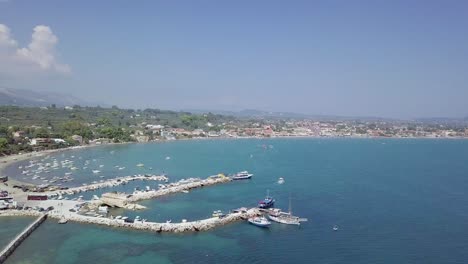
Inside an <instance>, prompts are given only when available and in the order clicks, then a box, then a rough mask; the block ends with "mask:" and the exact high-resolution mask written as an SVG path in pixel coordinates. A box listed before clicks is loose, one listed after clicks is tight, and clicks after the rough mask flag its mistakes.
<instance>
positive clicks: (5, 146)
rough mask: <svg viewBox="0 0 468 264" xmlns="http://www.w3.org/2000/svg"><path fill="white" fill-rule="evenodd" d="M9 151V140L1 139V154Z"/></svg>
mask: <svg viewBox="0 0 468 264" xmlns="http://www.w3.org/2000/svg"><path fill="white" fill-rule="evenodd" d="M7 149H8V140H7V139H6V138H0V152H5V151H6V150H7Z"/></svg>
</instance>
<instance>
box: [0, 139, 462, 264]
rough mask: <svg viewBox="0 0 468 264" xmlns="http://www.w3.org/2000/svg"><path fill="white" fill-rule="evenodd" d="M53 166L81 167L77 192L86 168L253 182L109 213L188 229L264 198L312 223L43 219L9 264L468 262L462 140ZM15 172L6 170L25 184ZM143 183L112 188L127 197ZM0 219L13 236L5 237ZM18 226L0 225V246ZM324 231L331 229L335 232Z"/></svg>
mask: <svg viewBox="0 0 468 264" xmlns="http://www.w3.org/2000/svg"><path fill="white" fill-rule="evenodd" d="M72 156H73V157H72ZM54 157H55V158H57V159H59V160H63V159H70V160H74V161H75V162H74V163H75V164H77V165H79V166H77V167H79V168H80V169H79V170H76V171H74V172H73V177H74V178H75V181H74V182H72V184H75V185H80V184H81V183H83V182H92V181H94V180H100V179H101V178H100V177H99V176H96V175H93V173H91V172H90V171H89V170H83V169H81V168H82V167H83V166H84V165H83V164H84V162H85V161H86V160H89V166H88V167H90V168H91V167H92V169H97V168H100V169H99V170H101V173H100V175H101V176H105V178H109V177H114V176H124V175H130V174H137V173H160V172H163V171H164V172H165V173H167V174H168V176H169V177H170V179H171V180H177V179H182V178H188V177H206V176H209V175H213V174H216V173H219V172H226V173H234V172H238V171H242V170H248V171H250V172H252V173H254V177H253V179H252V180H249V181H239V182H232V183H229V184H225V185H218V186H212V187H207V188H202V189H197V190H193V191H191V192H190V193H188V194H184V193H181V194H176V195H171V196H167V197H164V198H162V199H155V200H149V201H143V202H142V203H141V204H143V205H145V206H147V207H148V209H147V210H144V211H139V212H131V211H123V210H117V211H115V210H114V211H113V212H112V213H113V214H115V215H117V214H119V215H129V216H136V215H140V216H141V217H143V218H147V219H148V220H150V221H165V220H167V219H172V221H180V220H181V219H183V218H186V219H188V220H196V219H201V218H206V217H208V216H210V215H211V212H212V211H213V210H218V209H220V210H224V211H227V210H229V209H233V208H237V207H240V206H255V204H256V202H257V201H258V200H260V199H261V198H263V197H264V196H265V194H266V191H267V190H269V191H270V194H271V195H272V196H274V197H275V198H276V200H277V203H276V205H277V206H278V207H280V208H283V209H287V207H288V200H289V197H291V200H292V209H293V212H294V213H295V214H296V215H299V216H301V217H306V218H308V219H309V222H306V223H303V224H302V225H301V226H300V227H295V226H285V225H279V224H273V225H272V227H271V228H270V229H261V228H257V227H255V226H251V225H249V224H247V223H245V222H239V223H234V224H231V225H228V226H225V227H221V228H218V229H215V230H213V231H209V232H203V233H192V234H183V235H180V234H179V235H174V234H153V233H145V232H141V231H133V230H122V229H113V228H108V227H98V226H93V225H83V224H76V223H68V224H66V225H58V224H57V223H56V222H55V221H52V220H50V221H49V220H48V221H46V223H45V224H43V225H42V226H41V227H40V228H38V229H37V230H36V231H35V232H34V233H33V234H32V235H31V236H30V237H29V238H28V239H27V240H26V241H25V242H24V243H23V244H22V245H21V246H20V247H19V248H18V250H17V251H16V252H15V253H14V254H13V255H12V256H11V257H10V258H9V259H8V261H7V262H6V263H9V264H11V263H112V264H117V263H268V264H274V263H327V264H328V263H366V264H367V263H467V262H468V193H467V190H468V141H467V140H435V139H434V140H433V139H431V140H429V139H427V140H426V139H322V138H317V139H246V140H199V141H175V142H168V143H151V144H129V145H114V146H102V147H96V148H89V149H83V150H76V151H67V152H62V153H57V154H55V155H54ZM166 157H170V159H166ZM49 159H53V157H51V158H49ZM81 162H83V164H81ZM138 163H144V164H145V167H144V168H139V167H137V166H136V164H138ZM99 165H104V166H102V167H99ZM18 166H19V165H15V166H12V167H10V168H8V173H9V174H10V176H16V177H19V179H22V177H23V176H18V175H19V174H18V168H17V167H18ZM115 166H120V167H125V169H123V170H119V169H117V168H115ZM150 167H151V168H152V170H150ZM54 173H56V174H58V175H59V174H62V175H63V173H64V170H62V169H60V170H56V171H53V172H51V173H49V174H51V175H48V176H47V175H45V176H44V177H53V174H54ZM279 177H283V178H284V179H285V183H284V184H283V185H279V184H277V183H276V182H277V180H278V178H279ZM23 180H24V179H23ZM148 184H149V183H148V182H138V183H132V184H129V185H125V186H122V187H120V188H121V190H126V191H128V192H131V191H133V188H134V187H136V186H139V187H144V186H145V185H148ZM156 184H157V183H151V185H152V187H154V185H156ZM106 191H107V190H106ZM92 194H93V193H89V194H87V195H88V197H89V196H90V195H92ZM5 221H9V222H8V225H9V226H13V227H14V228H16V229H15V231H13V229H12V230H11V232H10V231H8V232H6V231H5V230H4V229H5V227H4V222H5ZM27 223H28V222H25V221H24V220H18V222H17V223H16V224H12V223H11V220H10V219H8V220H3V219H0V225H1V226H2V227H1V228H0V229H1V231H0V232H2V233H1V234H2V237H3V234H4V233H5V234H6V236H11V234H13V233H14V232H16V231H17V230H21V228H23V227H24V226H25V225H27ZM333 225H338V226H339V230H338V231H333V230H332V227H333ZM3 240H5V239H3V238H2V239H0V243H3Z"/></svg>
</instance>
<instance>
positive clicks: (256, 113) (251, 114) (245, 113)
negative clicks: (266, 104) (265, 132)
mask: <svg viewBox="0 0 468 264" xmlns="http://www.w3.org/2000/svg"><path fill="white" fill-rule="evenodd" d="M183 111H186V112H190V113H194V114H203V113H213V114H220V115H231V116H235V117H241V118H242V117H243V118H260V119H262V118H269V119H314V120H327V121H329V120H336V121H344V120H363V121H381V120H393V119H390V118H381V117H372V116H362V117H358V116H355V117H351V116H334V115H311V114H303V113H292V112H269V111H262V110H255V109H245V110H241V111H237V112H236V111H223V110H200V109H187V110H183Z"/></svg>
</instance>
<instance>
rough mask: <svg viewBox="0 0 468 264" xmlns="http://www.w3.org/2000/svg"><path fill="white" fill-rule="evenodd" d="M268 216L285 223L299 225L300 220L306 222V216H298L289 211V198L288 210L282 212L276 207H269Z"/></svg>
mask: <svg viewBox="0 0 468 264" xmlns="http://www.w3.org/2000/svg"><path fill="white" fill-rule="evenodd" d="M268 218H269V219H270V220H272V221H275V222H277V223H281V224H286V225H300V224H301V222H306V221H307V218H300V217H298V216H294V215H292V213H291V198H290V199H289V212H287V213H286V212H283V211H281V209H278V208H271V209H270V210H269V211H268Z"/></svg>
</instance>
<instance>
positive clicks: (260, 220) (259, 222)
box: [248, 216, 271, 227]
mask: <svg viewBox="0 0 468 264" xmlns="http://www.w3.org/2000/svg"><path fill="white" fill-rule="evenodd" d="M248 221H249V223H251V224H252V225H256V226H259V227H269V226H270V225H271V222H270V221H268V219H266V218H265V217H264V216H261V217H258V216H257V217H252V218H249V219H248Z"/></svg>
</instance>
